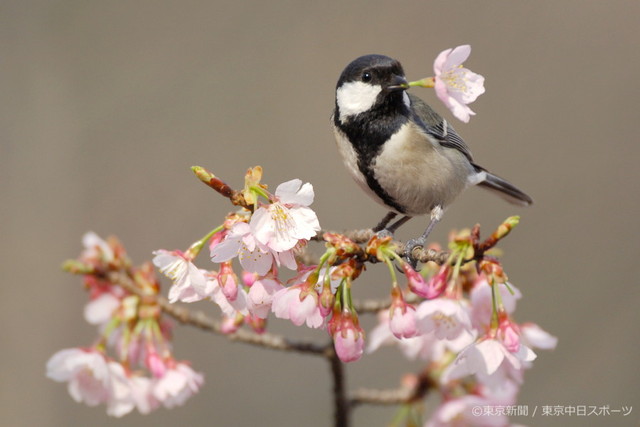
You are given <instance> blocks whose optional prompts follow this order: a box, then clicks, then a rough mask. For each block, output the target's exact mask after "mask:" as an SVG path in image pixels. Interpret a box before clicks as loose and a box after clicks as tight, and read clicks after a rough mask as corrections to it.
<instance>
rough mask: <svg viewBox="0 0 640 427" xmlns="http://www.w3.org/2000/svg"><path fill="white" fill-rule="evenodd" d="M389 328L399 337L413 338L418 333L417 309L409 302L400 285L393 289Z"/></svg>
mask: <svg viewBox="0 0 640 427" xmlns="http://www.w3.org/2000/svg"><path fill="white" fill-rule="evenodd" d="M389 328H390V329H391V332H393V335H395V336H396V338H398V339H402V338H411V337H414V336H416V334H417V333H418V330H417V327H416V309H415V308H414V307H413V306H411V305H410V304H407V303H406V302H405V300H404V298H403V297H402V291H401V290H400V289H399V288H398V287H394V288H393V289H392V290H391V307H390V308H389Z"/></svg>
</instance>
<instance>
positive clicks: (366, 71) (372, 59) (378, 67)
mask: <svg viewBox="0 0 640 427" xmlns="http://www.w3.org/2000/svg"><path fill="white" fill-rule="evenodd" d="M355 81H361V82H364V83H370V84H374V85H380V86H382V87H383V88H387V87H390V86H397V85H400V84H402V83H406V80H405V79H404V70H403V69H402V65H400V62H398V61H397V60H395V59H393V58H389V57H388V56H384V55H375V54H374V55H364V56H361V57H359V58H356V59H354V60H353V61H352V62H351V63H350V64H349V65H347V67H346V68H345V69H344V70H343V71H342V74H341V75H340V78H339V79H338V84H337V85H336V87H340V86H341V85H342V84H343V83H346V82H355Z"/></svg>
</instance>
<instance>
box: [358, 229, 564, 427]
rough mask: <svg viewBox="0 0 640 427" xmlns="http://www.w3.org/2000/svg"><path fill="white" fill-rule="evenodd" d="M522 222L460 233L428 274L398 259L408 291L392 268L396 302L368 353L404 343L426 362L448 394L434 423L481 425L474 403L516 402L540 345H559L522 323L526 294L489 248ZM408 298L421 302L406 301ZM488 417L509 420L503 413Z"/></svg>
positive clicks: (381, 253) (384, 254)
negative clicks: (487, 233) (520, 305)
mask: <svg viewBox="0 0 640 427" xmlns="http://www.w3.org/2000/svg"><path fill="white" fill-rule="evenodd" d="M516 223H517V218H516V217H512V218H509V219H507V221H505V223H504V224H502V225H501V226H500V227H499V228H498V229H497V230H496V232H495V233H494V234H493V235H492V236H491V237H490V238H489V239H487V240H486V241H484V242H482V243H480V242H479V241H478V236H479V234H478V233H479V231H478V229H475V230H474V231H473V232H469V231H468V230H466V231H463V232H461V233H460V234H458V235H455V236H454V237H453V239H452V242H451V243H450V250H451V255H450V257H449V261H448V262H447V263H446V264H443V265H442V266H440V267H437V266H435V267H434V266H427V268H425V270H426V271H425V273H426V277H423V275H421V274H419V273H416V272H415V271H413V270H412V269H411V267H410V266H409V265H408V264H407V263H405V262H404V261H402V260H401V259H398V261H399V262H400V263H402V267H403V270H404V272H405V275H406V278H407V281H408V283H407V289H406V290H405V291H404V292H403V291H401V290H400V289H399V287H398V286H397V283H396V281H395V272H394V270H393V268H392V267H391V268H390V271H391V273H392V276H393V277H394V279H393V287H392V292H391V295H392V302H391V307H390V308H389V309H388V310H384V311H382V312H380V313H379V323H378V325H377V326H376V327H375V328H374V329H373V330H372V331H371V333H370V342H369V345H368V347H367V351H368V352H373V351H375V350H377V349H378V348H379V347H380V346H382V345H385V344H386V345H397V346H398V347H399V348H400V350H401V351H402V352H403V353H404V355H405V356H406V357H408V358H410V359H420V360H423V361H424V362H425V363H426V364H427V366H428V367H429V369H428V371H427V373H428V374H427V378H426V380H427V381H428V383H429V384H430V385H431V387H432V388H435V389H436V390H437V391H439V393H440V394H441V396H442V403H441V405H440V407H439V408H438V409H437V410H436V411H435V412H434V414H433V415H432V417H431V419H430V420H428V422H427V423H426V425H427V426H447V425H452V424H455V425H479V424H478V419H477V417H473V414H472V410H473V408H474V406H478V405H480V406H491V405H513V404H515V402H516V396H517V393H518V390H519V387H520V385H521V384H522V381H523V374H524V370H525V369H527V368H529V367H531V362H532V361H533V360H534V359H535V358H536V354H535V353H534V351H533V348H539V349H552V348H554V347H555V346H556V342H557V339H556V338H555V337H553V336H551V335H550V334H548V333H547V332H545V331H543V330H542V329H541V328H540V327H538V326H537V325H535V324H533V323H524V324H518V323H516V321H515V320H514V318H513V314H514V311H515V308H516V301H517V300H518V299H520V298H521V293H520V291H519V290H518V289H517V288H516V287H515V286H514V285H513V284H511V283H510V282H509V281H508V280H507V276H506V274H505V273H504V271H503V269H502V266H501V264H500V262H499V261H498V260H497V259H496V258H494V257H492V256H489V255H487V254H486V253H485V252H486V251H487V250H488V249H490V247H492V246H493V245H494V244H495V243H497V241H498V240H500V239H501V238H502V237H504V236H505V235H506V234H507V233H508V232H509V230H511V228H512V227H513V226H514V225H515V224H516ZM375 251H376V254H377V255H378V257H379V258H380V259H381V260H383V261H385V262H388V263H390V259H391V258H394V257H397V255H395V252H393V251H392V250H389V248H388V247H386V246H385V245H384V244H382V245H381V244H380V243H378V246H377V248H376V249H375ZM468 261H472V262H468ZM403 294H405V295H406V298H405V297H404V296H403ZM416 297H418V298H416ZM408 298H411V300H412V301H414V303H412V304H408V303H407V302H405V299H408ZM482 422H486V423H487V425H506V424H507V421H506V417H505V416H504V415H503V414H502V415H496V416H495V419H490V420H489V419H488V418H487V417H483V419H482ZM483 425H484V424H483Z"/></svg>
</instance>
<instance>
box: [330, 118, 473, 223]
mask: <svg viewBox="0 0 640 427" xmlns="http://www.w3.org/2000/svg"><path fill="white" fill-rule="evenodd" d="M336 141H337V143H338V149H339V150H340V154H341V155H342V158H343V160H344V162H345V165H346V166H347V169H348V170H349V172H350V173H351V175H352V176H353V178H354V179H355V181H356V182H357V183H358V184H359V185H360V187H361V188H362V189H363V190H364V191H365V192H366V193H367V194H369V195H370V196H371V197H372V198H373V199H374V200H376V201H377V202H378V203H381V204H383V205H384V206H386V207H387V208H388V209H391V210H395V209H393V208H391V207H389V206H388V205H386V204H385V203H384V202H383V201H382V200H381V199H380V197H378V196H377V195H376V194H375V192H373V191H372V190H371V189H370V188H369V186H368V185H367V183H366V179H365V178H364V176H363V175H362V173H361V172H360V170H359V169H358V164H357V155H356V152H355V150H354V149H353V147H352V145H351V144H350V143H349V142H348V141H347V139H346V137H345V136H344V135H343V134H342V133H341V132H340V131H336ZM372 167H373V172H374V176H375V178H376V179H377V181H378V182H379V183H380V186H381V187H382V188H383V189H384V190H385V191H386V192H387V194H389V195H390V196H391V197H392V198H393V199H394V200H395V201H396V203H397V204H399V205H400V206H402V207H403V208H404V212H403V213H405V214H407V215H411V216H413V215H421V214H426V213H429V212H431V209H433V208H434V207H435V206H441V207H442V208H445V207H446V206H447V205H448V204H449V203H451V202H452V201H453V199H454V198H455V197H456V196H457V195H458V194H459V193H460V192H461V191H462V190H464V188H465V187H466V186H467V183H468V178H469V176H470V175H472V174H473V173H474V172H473V169H472V167H471V165H470V164H469V162H468V161H467V159H466V158H465V157H464V155H463V154H461V153H460V152H458V151H457V150H455V149H447V148H442V147H441V146H440V145H439V144H438V143H437V142H435V141H431V139H430V137H428V136H427V135H426V134H424V133H423V132H422V131H421V130H420V129H419V128H418V127H417V126H416V125H414V124H412V123H407V124H406V125H404V126H403V127H401V128H400V130H398V132H396V133H395V134H394V135H393V136H392V137H391V138H390V139H389V141H387V142H386V143H385V145H384V146H383V150H382V152H381V153H380V155H379V156H378V157H377V158H376V160H375V161H374V164H373V165H372Z"/></svg>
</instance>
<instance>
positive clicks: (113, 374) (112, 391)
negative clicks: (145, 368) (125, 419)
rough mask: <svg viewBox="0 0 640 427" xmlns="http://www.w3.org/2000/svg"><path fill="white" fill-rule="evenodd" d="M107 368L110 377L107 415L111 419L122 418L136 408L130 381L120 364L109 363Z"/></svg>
mask: <svg viewBox="0 0 640 427" xmlns="http://www.w3.org/2000/svg"><path fill="white" fill-rule="evenodd" d="M107 367H108V369H109V377H110V381H109V398H108V399H107V414H108V415H111V416H112V417H122V416H124V415H126V414H128V413H129V412H131V411H132V410H133V409H134V408H135V407H136V401H135V399H134V397H133V392H132V384H131V380H130V379H129V377H128V375H127V373H126V371H125V369H124V367H123V366H122V365H121V364H120V363H117V362H109V363H108V364H107Z"/></svg>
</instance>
